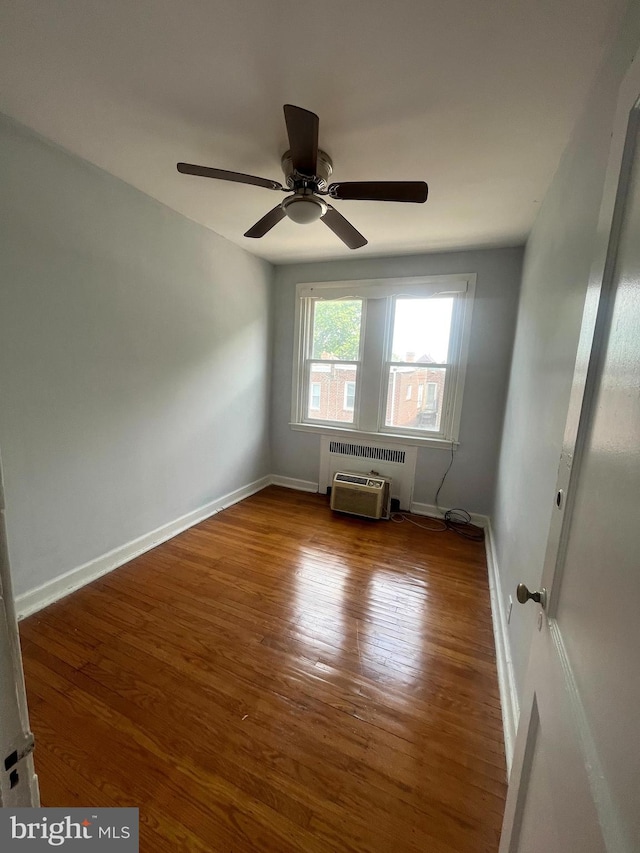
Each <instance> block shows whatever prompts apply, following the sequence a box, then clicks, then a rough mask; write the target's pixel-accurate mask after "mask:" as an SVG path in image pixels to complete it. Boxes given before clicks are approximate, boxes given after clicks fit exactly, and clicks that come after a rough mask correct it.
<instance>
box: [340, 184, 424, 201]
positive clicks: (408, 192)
mask: <svg viewBox="0 0 640 853" xmlns="http://www.w3.org/2000/svg"><path fill="white" fill-rule="evenodd" d="M328 193H329V195H330V196H331V198H339V199H344V200H346V199H352V200H360V201H412V202H415V203H416V204H423V203H424V202H425V201H426V200H427V196H428V194H429V187H428V186H427V185H426V184H425V182H424V181H351V182H349V181H347V182H345V183H340V184H331V185H330V186H329V189H328Z"/></svg>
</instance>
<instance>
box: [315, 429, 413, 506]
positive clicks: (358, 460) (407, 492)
mask: <svg viewBox="0 0 640 853" xmlns="http://www.w3.org/2000/svg"><path fill="white" fill-rule="evenodd" d="M417 456H418V448H417V447H411V446H410V445H404V444H402V445H401V444H392V443H391V442H388V443H384V442H377V441H375V442H372V441H366V442H360V441H344V440H342V439H335V438H331V437H330V436H324V435H323V436H322V437H321V441H320V474H319V477H318V486H319V491H320V492H321V493H322V494H325V495H326V493H327V489H328V488H329V487H330V486H331V483H332V481H333V477H334V475H335V474H336V472H338V471H353V472H355V473H360V474H371V473H372V472H374V473H375V474H377V475H378V476H380V477H385V478H387V479H389V480H391V497H392V498H395V499H396V500H398V501H399V503H400V509H404V510H407V511H408V510H410V509H411V501H412V499H413V483H414V479H415V474H416V459H417Z"/></svg>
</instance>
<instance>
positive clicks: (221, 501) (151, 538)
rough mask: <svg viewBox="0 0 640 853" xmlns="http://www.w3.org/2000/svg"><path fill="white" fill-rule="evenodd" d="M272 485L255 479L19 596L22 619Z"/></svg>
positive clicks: (19, 611)
mask: <svg viewBox="0 0 640 853" xmlns="http://www.w3.org/2000/svg"><path fill="white" fill-rule="evenodd" d="M270 483H271V477H262V478H261V479H260V480H255V481H254V482H253V483H249V484H248V485H246V486H243V487H242V488H240V489H236V490H235V491H233V492H230V493H229V494H227V495H223V496H222V497H220V498H218V499H217V500H215V501H211V502H210V503H207V504H205V505H204V506H202V507H200V508H199V509H196V510H193V512H190V513H187V514H186V515H183V516H181V517H180V518H177V519H175V521H170V522H169V523H168V524H164V525H162V527H158V528H156V529H155V530H152V531H151V532H150V533H145V534H144V536H139V537H138V538H137V539H134V540H132V541H131V542H127V543H126V544H125V545H121V546H119V547H118V548H114V549H113V551H109V552H108V553H107V554H103V555H102V556H100V557H97V558H96V559H95V560H91V561H90V562H88V563H85V564H84V565H82V566H78V567H77V568H75V569H71V571H69V572H65V574H63V575H59V576H58V577H57V578H54V579H53V580H50V581H47V583H44V584H42V586H39V587H36V588H35V589H31V590H29V591H28V592H24V593H22V595H18V596H16V600H15V606H16V613H17V616H18V619H24V618H25V617H27V616H31V614H32V613H36V612H37V611H38V610H42V609H43V608H44V607H47V606H48V605H50V604H53V603H54V602H55V601H58V600H60V599H61V598H64V597H65V596H67V595H69V594H70V593H72V592H75V591H76V590H77V589H80V587H83V586H85V585H86V584H88V583H91V581H94V580H96V579H97V578H99V577H102V575H106V574H108V573H109V572H111V571H113V570H114V569H117V568H118V566H122V565H124V563H128V562H129V560H132V559H133V558H134V557H138V556H139V555H140V554H144V553H145V552H146V551H150V550H151V549H152V548H155V546H156V545H160V544H161V543H162V542H166V541H167V540H168V539H172V538H173V537H174V536H177V535H178V533H182V532H183V531H184V530H187V529H188V528H189V527H193V525H194V524H198V523H199V522H201V521H204V519H205V518H209V517H210V516H212V515H215V514H216V513H217V512H220V511H221V510H223V509H226V508H227V507H229V506H232V505H233V504H235V503H238V502H239V501H241V500H244V499H245V498H248V497H249V496H250V495H254V494H255V493H256V492H259V491H261V490H262V489H264V488H265V487H266V486H268V485H270Z"/></svg>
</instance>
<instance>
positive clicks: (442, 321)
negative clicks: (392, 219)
mask: <svg viewBox="0 0 640 853" xmlns="http://www.w3.org/2000/svg"><path fill="white" fill-rule="evenodd" d="M474 290H475V276H474V275H460V276H435V277H429V278H411V279H404V280H403V279H390V280H374V281H366V282H363V281H356V282H349V281H346V282H326V283H325V282H322V283H317V284H316V283H310V284H299V285H298V288H297V315H296V317H297V320H296V355H297V358H296V364H295V366H294V381H293V402H292V426H294V427H296V428H300V429H314V430H316V431H322V429H323V428H330V429H345V430H351V431H359V432H364V433H369V434H371V433H382V434H388V435H398V436H406V437H412V438H413V439H416V440H418V441H422V442H424V441H432V442H439V441H457V438H458V429H459V423H460V415H461V410H462V393H463V389H464V378H465V371H466V359H467V352H468V344H469V334H470V329H471V308H472V304H473V294H474ZM414 386H415V389H416V391H415V393H414V390H413V389H414Z"/></svg>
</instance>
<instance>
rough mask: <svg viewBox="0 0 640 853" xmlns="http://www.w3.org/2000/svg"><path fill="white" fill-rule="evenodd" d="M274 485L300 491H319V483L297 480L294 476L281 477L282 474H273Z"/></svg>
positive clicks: (272, 483)
mask: <svg viewBox="0 0 640 853" xmlns="http://www.w3.org/2000/svg"><path fill="white" fill-rule="evenodd" d="M270 479H271V485H272V486H283V487H284V488H285V489H295V490H296V491H298V492H317V491H318V484H317V483H312V482H311V480H296V479H295V478H294V477H281V476H280V474H272V475H271V478H270Z"/></svg>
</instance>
